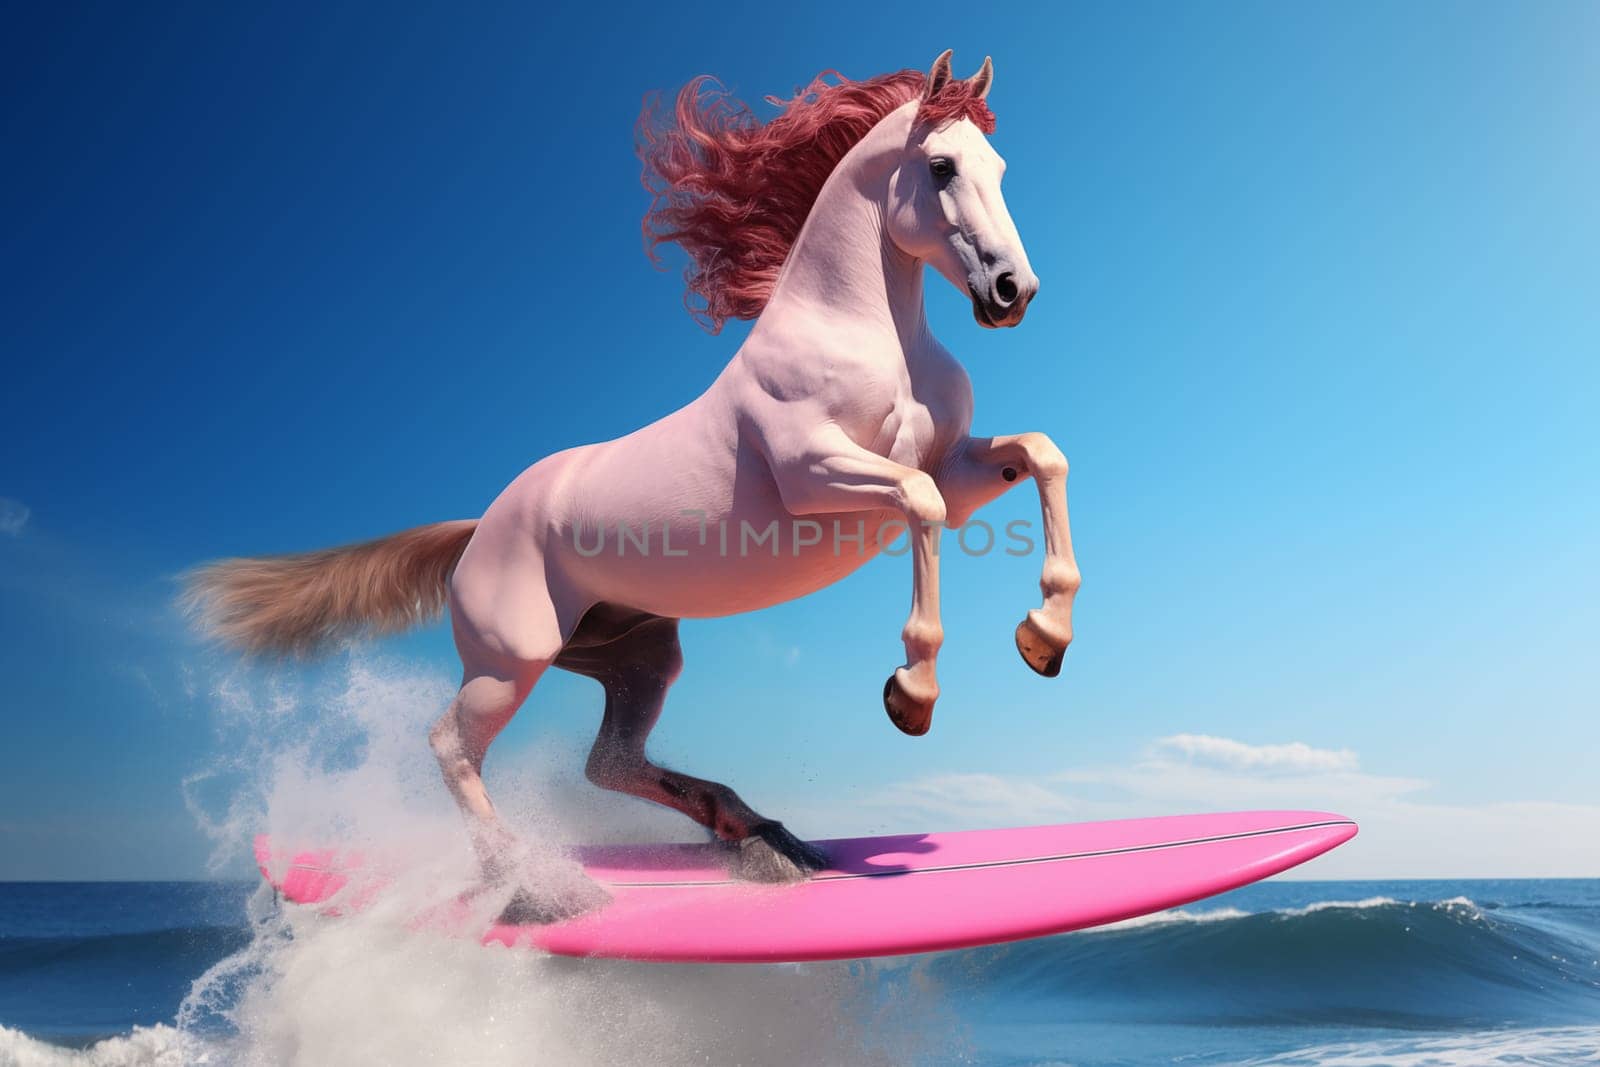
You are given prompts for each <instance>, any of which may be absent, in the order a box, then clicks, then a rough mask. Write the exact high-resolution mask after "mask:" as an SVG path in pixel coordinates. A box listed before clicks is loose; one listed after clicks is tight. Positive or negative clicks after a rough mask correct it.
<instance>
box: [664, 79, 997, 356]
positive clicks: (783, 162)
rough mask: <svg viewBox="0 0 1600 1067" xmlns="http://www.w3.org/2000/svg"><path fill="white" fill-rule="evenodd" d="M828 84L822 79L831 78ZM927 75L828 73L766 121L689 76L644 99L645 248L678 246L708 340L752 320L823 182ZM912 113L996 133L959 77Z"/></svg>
mask: <svg viewBox="0 0 1600 1067" xmlns="http://www.w3.org/2000/svg"><path fill="white" fill-rule="evenodd" d="M830 75H831V76H832V78H833V79H834V80H832V81H830V80H828V79H829V76H830ZM926 83H927V76H926V75H925V74H923V73H922V72H921V71H916V70H902V71H897V72H895V73H892V74H880V75H879V76H877V77H876V78H869V79H867V80H866V81H850V80H848V79H847V78H844V77H842V76H841V75H840V74H839V73H838V72H837V71H824V72H823V73H821V74H819V75H817V77H816V78H815V79H814V80H813V81H812V82H811V84H810V85H808V86H806V87H805V88H804V89H802V90H801V91H800V92H799V93H797V94H796V95H795V97H794V99H792V100H787V101H785V100H779V99H777V98H775V97H768V98H767V100H768V102H769V103H772V104H775V105H777V106H779V107H781V108H782V109H783V110H782V111H781V112H780V113H779V114H778V115H777V116H776V117H775V118H773V119H772V120H771V121H770V122H766V123H763V122H761V121H760V120H759V119H757V118H756V117H755V116H754V115H753V114H751V112H750V109H749V108H748V107H746V106H745V105H744V104H743V103H741V102H739V101H738V100H735V99H734V98H733V97H732V96H730V95H729V94H728V92H727V91H726V90H724V89H723V88H722V87H721V86H720V85H719V84H718V83H717V82H716V81H715V80H714V79H712V78H710V77H706V76H701V77H698V78H695V79H694V80H693V81H691V82H690V83H689V84H688V85H685V86H684V87H683V89H682V90H681V91H680V92H679V93H678V98H677V102H676V106H675V107H674V108H673V111H672V114H671V115H670V116H667V117H663V116H662V115H661V114H660V112H661V100H660V97H659V95H657V94H651V95H650V96H648V97H646V98H645V104H644V110H643V112H642V113H641V114H640V116H639V123H638V126H637V129H636V141H637V151H638V154H639V159H640V160H641V161H642V162H643V163H644V185H645V188H646V189H648V190H650V193H651V197H652V199H651V202H650V210H649V211H648V212H647V213H646V214H645V217H644V237H645V250H646V252H647V253H648V254H649V256H650V258H651V260H652V261H656V262H659V259H658V257H657V255H656V248H657V246H659V245H662V244H677V245H679V246H680V247H682V248H683V250H684V251H686V252H688V253H689V259H690V263H689V266H688V268H687V269H685V271H684V282H685V283H686V284H687V286H688V292H686V293H685V294H684V306H685V307H687V308H688V309H689V314H691V315H693V316H694V318H695V319H696V320H697V321H698V322H700V324H701V325H703V326H704V327H705V328H706V329H707V330H709V331H710V332H712V333H718V332H720V331H721V329H722V327H723V324H724V323H725V322H727V320H728V319H753V318H755V317H756V316H757V315H759V314H761V309H762V308H764V307H765V306H766V304H767V299H768V298H769V297H770V296H771V295H772V286H773V283H774V282H775V281H776V280H777V277H778V270H779V268H780V267H782V266H783V261H784V259H785V257H787V256H788V254H789V249H790V247H791V246H793V244H794V242H795V238H796V237H798V236H799V234H800V227H801V225H802V224H803V223H804V222H805V220H806V216H807V215H809V214H810V213H811V206H812V204H814V203H815V202H816V199H817V193H818V192H820V191H821V189H822V183H823V182H824V181H826V180H827V178H828V175H829V174H831V173H832V172H833V168H834V167H835V166H836V165H838V162H839V160H840V159H842V158H843V157H844V154H845V153H846V152H848V151H850V149H851V148H853V147H854V146H855V145H856V143H857V142H858V141H860V140H861V138H863V137H865V136H866V134H867V131H868V130H870V129H872V127H873V126H875V125H877V123H878V121H879V120H880V119H882V118H883V117H884V116H885V115H887V114H888V113H889V112H891V111H893V110H894V109H895V108H897V107H899V106H900V105H901V104H904V103H907V102H908V101H911V100H915V99H916V98H917V97H919V96H921V95H922V91H923V87H924V85H926ZM917 117H918V118H919V119H922V120H926V121H931V122H944V121H947V120H949V119H955V118H962V117H965V118H969V119H971V120H972V121H973V122H974V123H975V124H977V126H978V128H979V129H981V130H983V132H984V133H993V132H994V115H993V113H992V112H990V110H989V107H988V105H987V104H985V103H984V102H983V100H982V99H980V98H979V97H978V96H977V94H976V93H975V92H974V91H973V88H972V86H971V85H970V84H969V83H968V82H967V81H965V80H960V79H951V80H950V82H949V84H948V85H946V86H945V87H944V88H943V89H941V90H940V91H939V93H938V95H936V96H935V97H934V98H933V99H932V100H929V101H927V102H925V103H924V104H923V105H922V107H921V109H920V110H919V111H918V112H917Z"/></svg>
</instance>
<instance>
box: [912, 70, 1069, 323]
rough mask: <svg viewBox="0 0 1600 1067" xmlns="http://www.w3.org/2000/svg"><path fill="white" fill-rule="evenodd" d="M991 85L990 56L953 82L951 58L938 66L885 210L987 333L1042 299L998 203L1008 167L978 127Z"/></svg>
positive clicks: (1019, 242)
mask: <svg viewBox="0 0 1600 1067" xmlns="http://www.w3.org/2000/svg"><path fill="white" fill-rule="evenodd" d="M993 81H994V64H993V63H992V62H991V61H990V60H989V59H987V58H985V59H984V61H983V68H982V69H981V70H979V71H978V73H976V74H974V75H973V76H972V77H971V78H969V79H967V80H966V81H965V82H952V81H951V75H950V52H949V51H948V50H947V51H945V52H944V54H943V55H941V56H940V57H939V58H938V59H936V60H934V61H933V69H932V70H931V71H929V72H928V82H927V87H926V89H924V90H923V95H922V100H921V101H920V102H919V106H918V112H917V120H916V121H915V122H913V123H912V126H911V136H910V138H909V139H908V140H907V142H906V148H905V155H904V158H903V159H902V160H901V162H900V166H899V168H898V169H897V170H896V171H895V173H894V176H893V178H891V179H890V182H889V198H888V204H887V205H886V209H887V218H888V228H889V234H890V237H891V238H892V239H893V241H894V243H895V244H896V245H897V246H899V248H900V249H901V250H902V251H903V252H905V253H907V254H908V255H911V256H915V257H916V258H918V259H921V260H925V261H926V262H928V263H931V264H933V266H934V268H935V269H936V270H938V272H939V273H940V274H943V275H944V276H945V277H946V278H948V279H949V280H950V284H951V285H954V286H955V287H956V288H957V289H960V290H961V291H963V292H965V293H966V294H967V295H968V296H969V297H971V298H972V315H973V317H974V318H976V319H977V320H978V322H979V323H980V324H981V325H983V326H987V327H989V328H991V329H993V328H995V327H998V326H1015V325H1016V324H1017V323H1019V322H1021V321H1022V316H1023V314H1024V313H1025V312H1026V311H1027V309H1028V301H1029V300H1032V299H1033V295H1034V294H1035V293H1037V292H1038V291H1039V279H1038V278H1037V277H1036V276H1035V275H1034V273H1033V271H1032V270H1031V269H1030V268H1029V266H1028V254H1027V253H1026V252H1025V251H1023V248H1022V238H1021V237H1020V236H1018V235H1017V227H1016V226H1015V224H1013V223H1012V221H1011V214H1010V212H1008V211H1007V210H1006V201H1005V198H1004V197H1003V196H1001V195H1000V179H1001V177H1002V176H1003V175H1004V174H1005V169H1006V164H1005V160H1003V159H1001V158H1000V154H999V153H998V152H996V151H995V150H994V148H993V147H992V146H991V145H990V144H989V140H988V138H987V137H986V136H985V135H984V130H983V129H980V128H979V125H978V123H977V122H974V121H973V117H974V114H979V115H982V116H986V117H987V116H988V109H987V107H984V106H983V103H982V102H983V98H984V97H985V96H987V95H988V93H989V86H990V85H991V84H992V83H993ZM988 126H989V128H990V129H993V119H992V118H989V120H988Z"/></svg>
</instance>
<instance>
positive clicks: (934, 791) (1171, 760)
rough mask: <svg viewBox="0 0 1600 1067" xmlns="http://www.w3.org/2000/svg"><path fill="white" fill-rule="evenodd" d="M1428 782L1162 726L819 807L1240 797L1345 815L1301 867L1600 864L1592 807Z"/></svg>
mask: <svg viewBox="0 0 1600 1067" xmlns="http://www.w3.org/2000/svg"><path fill="white" fill-rule="evenodd" d="M1432 789H1433V783H1432V782H1429V781H1427V780H1425V779H1420V778H1408V777H1401V776H1396V775H1382V774H1374V773H1369V772H1367V771H1363V770H1361V769H1360V761H1359V759H1358V758H1357V755H1356V753H1354V752H1352V751H1349V750H1348V749H1318V748H1313V747H1312V746H1310V745H1307V744H1304V743H1301V742H1289V743H1284V744H1269V745H1251V744H1246V743H1244V742H1241V741H1236V740H1233V739H1230V738H1223V737H1205V736H1200V735H1193V734H1179V735H1176V736H1173V737H1164V738H1161V739H1159V740H1157V741H1156V742H1154V743H1153V744H1152V745H1150V746H1149V748H1148V749H1146V750H1145V752H1144V753H1143V754H1142V755H1140V756H1138V757H1136V758H1135V759H1133V760H1132V761H1131V762H1129V763H1126V764H1119V765H1113V766H1099V767H1080V768H1070V769H1065V770H1062V771H1060V772H1058V773H1055V774H1050V775H1043V776H1033V777H1023V776H1017V775H1001V774H978V773H974V774H954V775H949V774H947V775H935V776H929V777H925V778H919V779H914V780H911V781H906V782H899V783H895V784H891V785H888V786H885V787H882V788H880V789H877V790H874V791H871V792H868V793H866V794H864V795H860V794H858V795H855V796H852V798H851V802H850V805H849V808H848V809H843V808H841V809H840V810H837V811H832V812H814V813H811V816H810V818H808V819H807V825H812V826H828V828H829V832H830V833H837V834H840V835H844V834H849V833H885V832H889V830H890V829H895V828H903V829H906V830H933V829H940V830H959V829H969V828H979V827H999V826H1025V825H1028V824H1030V823H1048V822H1078V821H1092V820H1097V819H1121V818H1139V817H1143V816H1152V815H1172V814H1180V813H1185V812H1205V811H1231V810H1246V809H1279V810H1302V809H1304V810H1316V811H1329V812H1336V813H1338V814H1341V815H1345V816H1348V817H1350V818H1353V819H1354V820H1355V821H1356V822H1357V823H1358V824H1360V826H1361V833H1360V835H1359V836H1357V837H1356V839H1355V840H1353V841H1351V842H1350V843H1348V844H1346V845H1344V846H1341V847H1340V848H1338V849H1335V850H1334V851H1333V852H1330V853H1328V854H1327V855H1325V856H1322V857H1320V858H1319V859H1317V860H1314V861H1313V862H1312V863H1310V864H1308V865H1307V866H1305V867H1303V868H1299V869H1297V870H1296V871H1295V872H1294V874H1293V875H1292V877H1303V878H1330V879H1332V878H1364V879H1389V878H1558V877H1591V878H1592V877H1595V876H1597V875H1600V805H1595V804H1561V803H1548V802H1533V801H1524V800H1517V799H1511V798H1508V799H1506V800H1499V801H1493V802H1488V803H1475V804H1462V803H1445V802H1441V801H1437V800H1433V799H1430V797H1429V793H1430V791H1431V790H1432Z"/></svg>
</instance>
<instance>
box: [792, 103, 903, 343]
mask: <svg viewBox="0 0 1600 1067" xmlns="http://www.w3.org/2000/svg"><path fill="white" fill-rule="evenodd" d="M883 133H884V131H880V130H874V131H873V132H872V133H871V134H869V135H868V137H867V139H866V140H864V141H863V143H862V144H861V145H858V146H857V147H856V148H855V149H853V150H851V151H850V152H849V153H847V154H846V155H845V157H844V159H842V160H840V162H839V165H838V166H837V167H836V168H835V169H834V173H833V174H832V175H830V176H829V178H828V180H827V182H826V183H825V184H824V185H823V187H822V192H821V193H820V194H819V195H818V196H817V202H816V203H815V204H814V205H813V206H812V208H811V213H810V215H808V216H807V217H806V221H805V225H804V226H802V227H801V230H800V235H799V237H797V238H796V239H795V244H794V248H793V249H792V250H791V251H790V253H789V256H788V259H787V260H786V261H785V262H784V266H783V270H782V272H781V273H780V274H779V276H778V280H777V283H776V284H775V285H774V286H773V291H772V296H771V298H770V299H769V300H768V302H767V311H768V312H776V314H775V315H774V316H773V317H774V318H782V317H783V316H784V315H785V313H786V312H788V311H791V310H803V311H806V312H811V313H817V312H820V313H822V314H824V315H826V316H827V318H828V319H829V320H830V322H833V323H841V322H843V321H845V320H854V323H852V325H860V326H862V327H865V328H867V329H868V330H869V331H872V332H881V333H882V334H883V336H884V340H885V342H886V343H892V345H893V347H894V348H895V350H896V351H897V352H898V353H900V354H901V355H903V356H905V357H907V358H909V357H911V356H912V355H913V354H914V353H915V352H916V351H917V350H918V349H919V348H921V347H922V345H923V343H924V339H925V338H926V337H927V317H926V314H925V312H924V309H923V304H922V262H921V261H920V260H917V259H913V258H912V257H910V256H908V255H906V254H905V253H904V252H902V251H900V249H899V248H898V247H897V246H896V245H895V243H894V242H893V241H892V240H890V238H889V236H888V233H887V231H886V230H885V223H884V218H883V204H884V202H885V199H886V196H887V187H888V179H889V172H890V171H892V169H893V166H892V163H890V162H889V161H888V159H887V158H886V157H887V155H888V152H887V151H886V150H885V148H884V146H883V145H882V144H877V145H875V144H874V143H873V141H874V140H875V139H878V138H880V137H882V138H883V140H887V141H890V143H891V144H892V143H893V142H892V140H890V139H891V138H892V136H893V134H892V133H890V134H889V135H888V136H887V137H883ZM901 141H902V143H903V137H902V138H901ZM763 317H764V318H765V317H766V312H764V313H763Z"/></svg>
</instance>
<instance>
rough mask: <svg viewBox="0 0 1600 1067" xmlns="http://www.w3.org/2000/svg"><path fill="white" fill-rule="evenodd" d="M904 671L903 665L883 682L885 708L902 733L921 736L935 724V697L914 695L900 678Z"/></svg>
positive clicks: (891, 720)
mask: <svg viewBox="0 0 1600 1067" xmlns="http://www.w3.org/2000/svg"><path fill="white" fill-rule="evenodd" d="M903 673H905V668H904V667H901V668H900V669H899V670H897V671H895V672H894V673H893V674H891V675H889V680H888V681H887V682H884V683H883V710H884V711H887V712H888V713H889V721H890V722H892V723H894V724H895V726H897V727H899V728H900V732H901V733H904V734H910V735H911V736H912V737H921V736H922V735H923V734H925V733H927V732H928V727H930V726H932V725H933V699H931V698H930V699H927V700H919V699H918V698H917V697H915V696H912V695H911V693H909V692H908V691H907V690H906V686H905V682H903V681H902V680H901V678H900V676H901V675H902V674H903Z"/></svg>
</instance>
